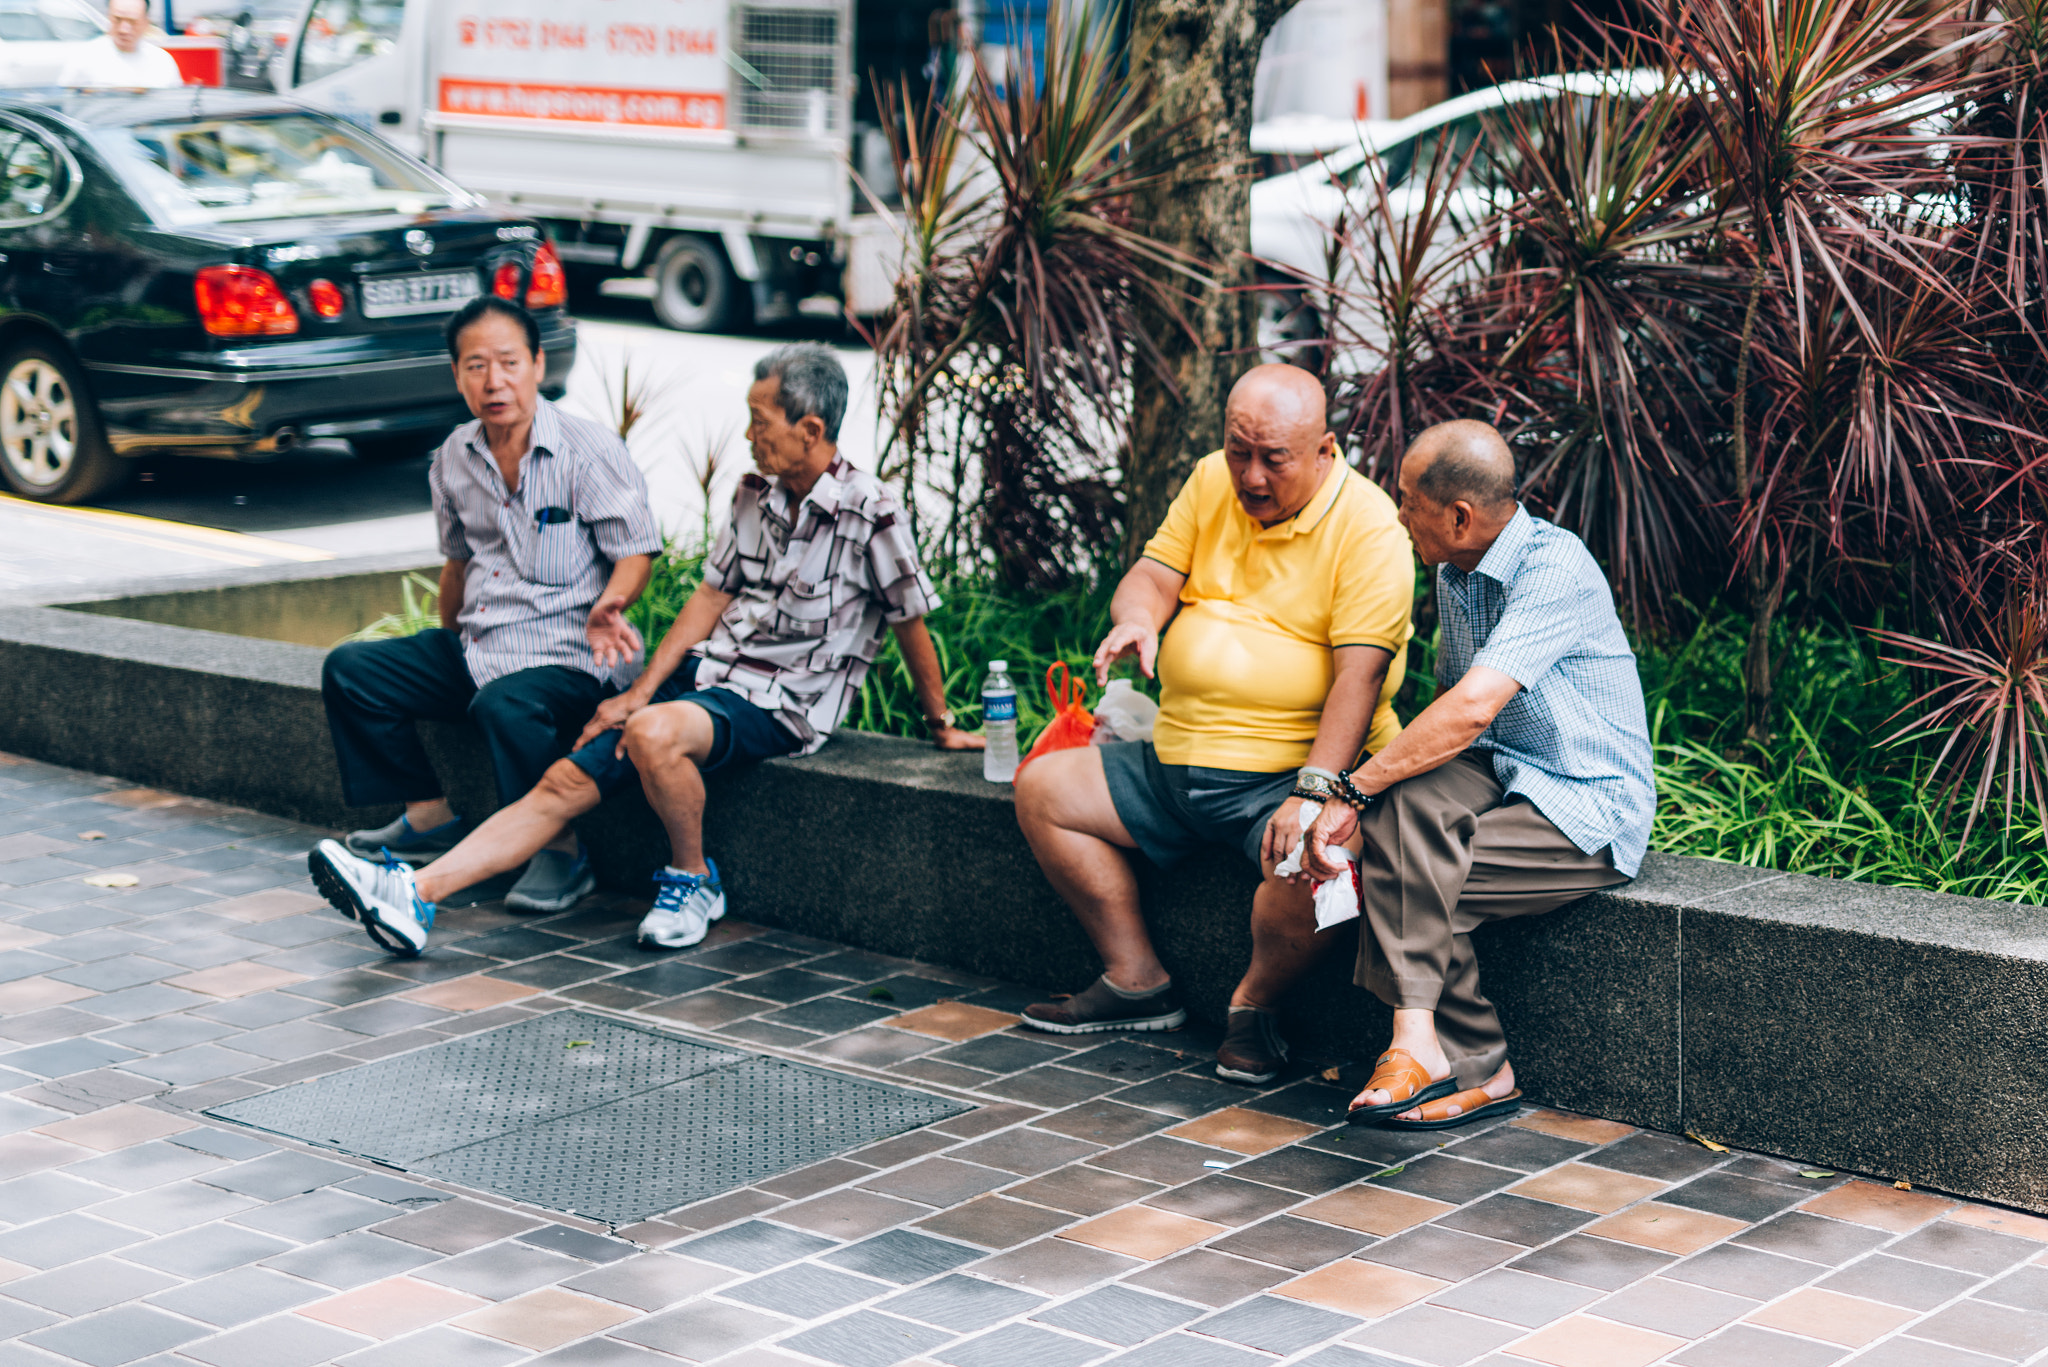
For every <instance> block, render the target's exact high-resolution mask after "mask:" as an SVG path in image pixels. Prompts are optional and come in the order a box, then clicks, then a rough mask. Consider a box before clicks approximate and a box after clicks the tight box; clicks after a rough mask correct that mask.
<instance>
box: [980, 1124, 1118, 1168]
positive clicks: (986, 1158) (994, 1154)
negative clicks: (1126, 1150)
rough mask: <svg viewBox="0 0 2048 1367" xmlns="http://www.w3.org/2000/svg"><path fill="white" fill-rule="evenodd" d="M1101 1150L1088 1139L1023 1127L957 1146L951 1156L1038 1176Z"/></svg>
mask: <svg viewBox="0 0 2048 1367" xmlns="http://www.w3.org/2000/svg"><path fill="white" fill-rule="evenodd" d="M1100 1151H1101V1150H1100V1147H1099V1146H1098V1145H1095V1144H1090V1143H1088V1142H1086V1141H1085V1140H1079V1139H1072V1138H1069V1137H1067V1136H1066V1135H1060V1134H1052V1133H1049V1132H1048V1131H1045V1130H1039V1129H1033V1128H1029V1127H1020V1128H1018V1129H1013V1130H1005V1131H1003V1132H1002V1133H1000V1134H996V1135H991V1136H990V1137H988V1138H987V1139H982V1140H979V1141H977V1142H975V1143H972V1144H969V1145H967V1146H965V1147H964V1148H959V1149H955V1150H954V1151H953V1153H952V1155H951V1156H952V1157H954V1158H958V1159H962V1160H964V1161H966V1162H969V1163H980V1164H983V1165H984V1166H987V1167H991V1168H1001V1169H1002V1170H1003V1171H1004V1172H1011V1173H1016V1174H1018V1175H1019V1176H1023V1177H1034V1176H1037V1175H1038V1174H1039V1173H1043V1172H1050V1171H1051V1170H1052V1169H1054V1168H1057V1167H1060V1166H1061V1165H1063V1164H1066V1163H1071V1162H1073V1161H1074V1160H1076V1159H1079V1158H1084V1157H1086V1156H1088V1155H1089V1154H1092V1153H1098V1152H1100Z"/></svg>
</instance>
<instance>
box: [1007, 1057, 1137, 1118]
mask: <svg viewBox="0 0 2048 1367" xmlns="http://www.w3.org/2000/svg"><path fill="white" fill-rule="evenodd" d="M1117 1085H1118V1084H1117V1082H1116V1080H1115V1079H1114V1078H1106V1077H1101V1076H1099V1075H1097V1074H1094V1073H1077V1072H1075V1071H1074V1070H1073V1069H1071V1068H1061V1067H1058V1066H1055V1065H1052V1064H1048V1065H1046V1066H1044V1067H1041V1068H1032V1069H1028V1070H1027V1071H1025V1072H1022V1073H1016V1074H1013V1075H1011V1076H1010V1077H1005V1078H997V1079H996V1080H995V1081H993V1082H984V1083H982V1084H981V1086H980V1090H982V1091H984V1092H988V1093H991V1094H992V1095H995V1096H1000V1097H1007V1098H1009V1099H1010V1100H1012V1101H1022V1102H1024V1103H1026V1104H1027V1105H1032V1106H1044V1107H1048V1108H1050V1107H1054V1106H1071V1105H1073V1104H1074V1103H1075V1102H1078V1101H1086V1100H1087V1099H1088V1098H1090V1097H1094V1096H1100V1095H1102V1094H1103V1093H1104V1092H1108V1091H1112V1090H1114V1089H1115V1088H1116V1086H1117Z"/></svg>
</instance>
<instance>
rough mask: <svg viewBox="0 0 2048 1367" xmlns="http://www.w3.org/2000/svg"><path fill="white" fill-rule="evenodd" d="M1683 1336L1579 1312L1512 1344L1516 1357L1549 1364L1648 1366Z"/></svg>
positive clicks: (1557, 1366) (1679, 1343) (1565, 1366)
mask: <svg viewBox="0 0 2048 1367" xmlns="http://www.w3.org/2000/svg"><path fill="white" fill-rule="evenodd" d="M1682 1346H1684V1340H1682V1339H1675V1338H1672V1337H1671V1336H1670V1335H1669V1334H1659V1333H1655V1332H1653V1331H1651V1330H1648V1329H1637V1328H1634V1327H1632V1326H1630V1325H1625V1324H1609V1323H1607V1322H1606V1321H1604V1320H1596V1319H1589V1318H1587V1317H1585V1316H1583V1315H1581V1316H1577V1317H1575V1318H1573V1319H1568V1320H1562V1321H1560V1322H1558V1323H1556V1324H1553V1325H1550V1326H1549V1327H1548V1328H1544V1329H1539V1330H1537V1331H1536V1332H1535V1333H1533V1334H1531V1335H1529V1337H1527V1338H1525V1339H1523V1340H1521V1341H1520V1342H1519V1343H1517V1344H1515V1345H1514V1350H1513V1351H1514V1354H1515V1356H1517V1357H1525V1358H1531V1359H1534V1360H1535V1361H1537V1362H1542V1363H1548V1364H1550V1367H1649V1364H1650V1363H1653V1362H1655V1361H1656V1360H1657V1359H1658V1358H1661V1357H1663V1356H1664V1355H1665V1354H1666V1353H1669V1352H1670V1351H1671V1350H1672V1349H1674V1348H1679V1347H1682Z"/></svg>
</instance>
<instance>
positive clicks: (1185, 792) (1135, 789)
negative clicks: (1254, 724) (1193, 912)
mask: <svg viewBox="0 0 2048 1367" xmlns="http://www.w3.org/2000/svg"><path fill="white" fill-rule="evenodd" d="M1098 748H1099V749H1100V750H1101V751H1102V776H1103V777H1104V778H1106V779H1108V780H1109V800H1110V802H1111V803H1112V804H1114V805H1115V807H1116V814H1117V816H1118V817H1119V818H1120V819H1121V820H1122V821H1123V823H1124V829H1125V830H1127V831H1129V832H1130V833H1131V838H1132V839H1134V840H1136V841H1137V842H1138V848H1139V849H1140V850H1142V851H1143V852H1144V854H1145V857H1146V858H1147V859H1150V860H1151V861H1152V862H1153V863H1155V864H1157V865H1159V867H1161V868H1163V869H1166V868H1172V867H1173V866H1174V865H1175V864H1178V863H1179V862H1180V861H1181V860H1183V859H1185V858H1187V857H1188V856H1189V855H1191V854H1193V853H1194V852H1195V851H1196V850H1199V849H1201V848H1202V847H1203V846H1205V845H1235V846H1237V847H1238V848H1239V849H1241V850H1243V851H1244V857H1245V858H1247V859H1249V860H1251V861H1252V862H1253V863H1254V864H1256V863H1258V862H1259V845H1260V844H1261V843H1262V842H1263V841H1264V839H1265V834H1266V823H1267V822H1268V821H1271V820H1272V819H1273V813H1274V812H1276V811H1278V810H1279V808H1280V804H1281V803H1283V802H1285V801H1286V800H1287V798H1288V795H1289V794H1290V793H1292V792H1293V791H1294V779H1295V771H1294V770H1292V769H1288V770H1286V771H1284V772H1282V773H1278V774H1255V773H1246V772H1245V771H1244V770H1242V769H1197V768H1195V767H1194V766H1192V765H1187V764H1161V763H1160V762H1159V754H1158V752H1157V751H1155V750H1154V749H1153V748H1152V742H1150V741H1117V742H1113V743H1111V744H1108V745H1103V746H1100V747H1098Z"/></svg>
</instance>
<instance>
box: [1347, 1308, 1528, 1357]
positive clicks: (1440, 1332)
mask: <svg viewBox="0 0 2048 1367" xmlns="http://www.w3.org/2000/svg"><path fill="white" fill-rule="evenodd" d="M1523 1332H1524V1331H1523V1330H1522V1329H1520V1328H1519V1327H1517V1326H1515V1325H1511V1324H1503V1323H1501V1322H1500V1321H1499V1320H1497V1319H1481V1318H1477V1317H1474V1316H1472V1315H1467V1314H1464V1313H1462V1312H1460V1311H1456V1310H1446V1309H1444V1308H1443V1307H1442V1306H1440V1305H1427V1304H1425V1305H1416V1306H1411V1307H1409V1308H1408V1309H1406V1310H1403V1311H1401V1312H1400V1313H1398V1314H1395V1315H1389V1316H1388V1317H1387V1318H1386V1319H1383V1320H1381V1321H1379V1322H1378V1323H1376V1324H1371V1325H1367V1326H1366V1327H1365V1328H1363V1329H1361V1330H1359V1331H1358V1332H1357V1333H1355V1334H1352V1335H1351V1336H1350V1337H1348V1338H1347V1339H1345V1342H1346V1343H1355V1344H1357V1345H1358V1346H1359V1347H1360V1348H1371V1349H1378V1350H1382V1351H1385V1352H1389V1353H1400V1354H1402V1355H1403V1356H1404V1357H1411V1358H1420V1359H1421V1360H1422V1361H1424V1362H1427V1363H1432V1364H1444V1363H1451V1364H1457V1363H1465V1362H1470V1361H1472V1360H1473V1359H1474V1358H1477V1357H1479V1356H1481V1355H1482V1354H1485V1353H1489V1352H1491V1351H1493V1350H1494V1349H1496V1348H1498V1347H1500V1346H1501V1345H1502V1344H1504V1343H1507V1342H1509V1341H1510V1340H1512V1339H1517V1338H1520V1337H1521V1336H1522V1334H1523ZM1338 1351H1348V1350H1338ZM1308 1361H1309V1362H1311V1363H1316V1362H1317V1361H1318V1360H1317V1359H1316V1358H1310V1359H1308ZM1385 1361H1386V1359H1385V1358H1380V1357H1374V1358H1372V1359H1365V1358H1364V1357H1363V1355H1357V1356H1354V1357H1351V1358H1349V1359H1345V1358H1339V1357H1336V1356H1332V1357H1331V1359H1330V1362H1329V1367H1340V1364H1356V1367H1377V1364H1379V1363H1383V1362H1385ZM1319 1367H1320V1364H1319Z"/></svg>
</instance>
